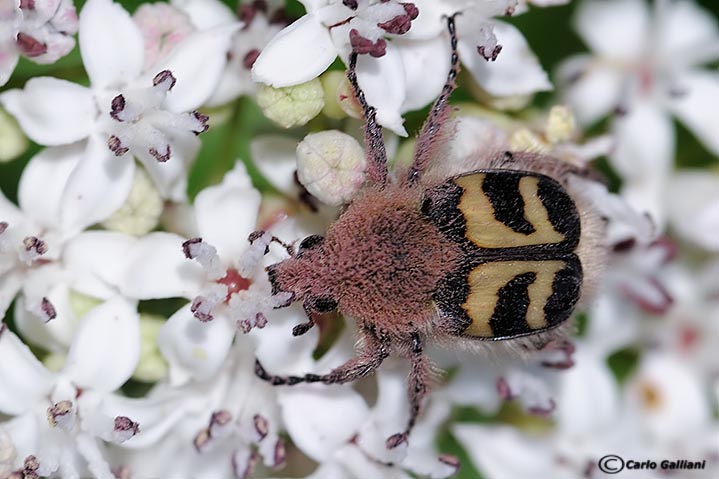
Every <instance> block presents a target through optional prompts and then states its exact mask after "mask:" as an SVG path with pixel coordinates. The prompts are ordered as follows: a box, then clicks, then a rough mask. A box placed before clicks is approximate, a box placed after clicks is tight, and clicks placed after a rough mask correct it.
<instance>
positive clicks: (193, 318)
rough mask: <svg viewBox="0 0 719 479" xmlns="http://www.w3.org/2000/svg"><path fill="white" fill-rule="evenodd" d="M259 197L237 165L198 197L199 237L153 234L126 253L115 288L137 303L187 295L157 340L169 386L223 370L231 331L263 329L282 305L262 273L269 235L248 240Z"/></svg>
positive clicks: (196, 208)
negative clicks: (268, 315) (186, 301)
mask: <svg viewBox="0 0 719 479" xmlns="http://www.w3.org/2000/svg"><path fill="white" fill-rule="evenodd" d="M259 204H260V194H259V192H257V191H256V190H255V189H254V188H253V187H252V184H251V182H250V179H249V177H248V176H247V173H246V172H245V169H244V167H243V166H242V164H241V163H238V164H237V165H236V166H235V168H234V169H233V170H232V171H230V172H229V173H227V174H226V175H225V178H224V180H223V182H222V183H221V184H220V185H217V186H213V187H209V188H206V189H205V190H203V191H201V192H200V194H198V195H197V197H196V198H195V203H194V212H195V218H196V223H197V230H198V233H199V235H200V236H199V237H196V238H191V239H189V240H186V239H184V238H182V237H180V236H177V235H175V234H171V233H164V232H158V233H152V234H149V235H147V236H145V237H143V238H140V239H139V240H137V241H136V242H135V243H134V244H133V246H132V247H131V248H130V249H129V250H128V252H127V256H126V257H125V265H124V266H123V271H124V272H123V274H122V275H121V276H122V277H121V278H120V280H119V281H118V283H117V284H118V287H119V289H120V291H122V292H123V294H125V295H127V296H128V297H131V298H137V299H156V298H171V297H185V298H188V299H190V300H191V303H190V304H188V305H186V306H185V307H183V308H182V309H180V310H179V311H177V312H176V313H175V314H174V315H173V316H172V317H171V318H170V319H169V320H168V321H167V323H166V324H165V326H164V327H163V329H162V331H161V332H160V335H159V337H158V343H159V345H160V349H161V351H162V352H163V354H164V355H165V356H166V358H167V359H168V362H169V363H170V376H171V379H172V381H173V383H183V382H186V381H187V380H188V379H189V378H190V377H193V378H195V379H199V380H206V379H208V378H210V377H212V375H213V374H214V373H215V372H216V371H217V370H218V368H220V367H221V365H222V364H223V362H224V361H225V357H226V355H227V352H228V350H229V348H230V345H231V344H232V341H233V338H234V335H235V331H236V330H237V329H242V330H243V331H245V332H247V331H249V330H250V329H252V328H253V327H263V326H264V324H265V322H266V317H265V314H266V313H267V312H268V311H269V310H271V309H272V308H274V307H275V306H278V305H279V304H283V303H284V302H286V301H287V299H288V296H287V295H286V294H280V295H276V296H271V294H270V293H271V291H270V286H269V283H268V282H267V280H266V274H265V273H264V271H263V270H262V269H261V268H259V266H260V264H261V261H262V259H263V256H264V253H265V250H266V248H267V247H268V246H269V242H270V241H271V238H272V235H268V234H265V235H262V236H260V237H255V238H253V241H252V244H250V243H249V242H248V238H249V236H250V233H252V232H253V231H255V227H256V221H257V212H258V209H259Z"/></svg>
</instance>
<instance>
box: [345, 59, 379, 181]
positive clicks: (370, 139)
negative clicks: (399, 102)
mask: <svg viewBox="0 0 719 479" xmlns="http://www.w3.org/2000/svg"><path fill="white" fill-rule="evenodd" d="M356 70H357V52H352V53H350V64H349V69H348V70H347V79H348V80H349V82H350V85H351V86H352V90H353V91H354V94H355V97H356V98H357V101H358V102H359V104H360V106H361V107H362V112H363V116H364V121H365V124H364V136H365V144H366V146H367V174H368V175H369V177H370V179H371V180H372V181H374V182H375V183H378V184H380V185H385V184H387V152H386V151H385V148H384V139H383V138H382V127H381V126H380V125H379V124H378V123H377V111H376V110H375V108H374V107H373V106H370V105H368V104H367V100H366V99H365V96H364V92H363V91H362V89H361V88H360V86H359V83H358V82H357V71H356Z"/></svg>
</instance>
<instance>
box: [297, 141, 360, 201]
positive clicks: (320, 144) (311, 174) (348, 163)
mask: <svg viewBox="0 0 719 479" xmlns="http://www.w3.org/2000/svg"><path fill="white" fill-rule="evenodd" d="M366 169H367V160H366V159H365V155H364V150H363V149H362V147H361V146H360V144H359V143H358V142H357V140H355V139H354V138H352V137H351V136H349V135H348V134H346V133H342V132H340V131H337V130H329V131H321V132H319V133H312V134H309V135H307V136H306V137H305V139H304V140H302V141H301V142H300V144H299V145H297V177H298V179H299V180H300V183H302V184H303V185H304V187H305V188H307V191H309V192H310V193H311V194H312V195H314V196H315V197H316V198H317V199H319V200H320V201H322V202H323V203H326V204H328V205H335V206H336V205H341V204H345V203H349V201H350V200H351V199H352V197H354V195H355V193H357V190H359V189H360V187H361V186H362V184H363V183H364V181H365V171H366Z"/></svg>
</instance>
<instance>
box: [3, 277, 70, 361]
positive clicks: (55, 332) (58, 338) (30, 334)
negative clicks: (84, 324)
mask: <svg viewBox="0 0 719 479" xmlns="http://www.w3.org/2000/svg"><path fill="white" fill-rule="evenodd" d="M45 297H46V298H47V299H48V300H49V301H50V303H51V304H52V307H53V308H54V309H55V314H56V316H55V318H53V319H51V320H50V321H47V320H46V319H45V318H40V317H38V316H37V314H35V313H34V312H32V311H29V310H28V307H27V304H26V303H27V295H26V296H25V297H20V298H18V300H17V302H16V303H15V325H16V326H17V329H18V331H19V332H20V334H22V336H23V337H24V338H25V339H26V340H27V341H29V342H31V343H32V344H35V345H38V346H41V347H42V348H43V349H45V350H47V351H53V352H62V353H64V352H65V351H67V348H68V346H70V343H71V342H72V337H73V335H74V333H75V329H76V328H77V323H78V320H77V317H76V316H75V313H74V312H73V310H72V305H71V304H70V297H69V289H68V287H67V284H66V283H59V284H56V285H54V286H53V287H52V288H51V289H49V290H48V291H47V292H46V293H45ZM35 301H37V300H35Z"/></svg>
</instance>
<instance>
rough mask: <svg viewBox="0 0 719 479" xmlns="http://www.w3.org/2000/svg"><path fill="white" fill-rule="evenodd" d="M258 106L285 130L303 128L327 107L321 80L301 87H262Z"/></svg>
mask: <svg viewBox="0 0 719 479" xmlns="http://www.w3.org/2000/svg"><path fill="white" fill-rule="evenodd" d="M257 104H258V105H259V106H260V108H261V109H262V113H264V115H265V116H266V117H267V118H269V119H270V120H272V121H274V122H275V123H277V124H278V125H280V126H282V127H284V128H291V127H293V126H301V125H304V124H306V123H307V122H308V121H310V120H311V119H312V118H314V117H316V116H317V115H318V114H319V112H320V111H322V107H324V105H325V101H324V90H322V82H320V80H319V78H315V79H313V80H310V81H308V82H307V83H302V84H300V85H294V86H288V87H283V88H273V87H271V86H267V85H261V86H260V89H259V91H258V92H257Z"/></svg>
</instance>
